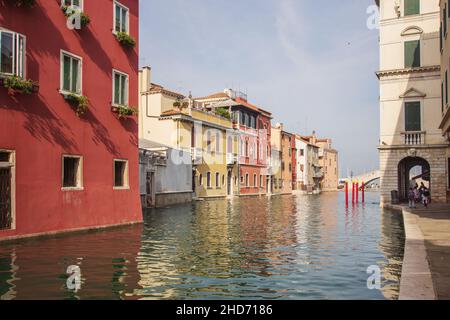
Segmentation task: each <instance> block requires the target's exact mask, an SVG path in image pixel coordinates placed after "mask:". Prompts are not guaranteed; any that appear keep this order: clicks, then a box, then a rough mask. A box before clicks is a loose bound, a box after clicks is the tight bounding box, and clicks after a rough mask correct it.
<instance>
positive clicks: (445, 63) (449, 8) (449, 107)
mask: <svg viewBox="0 0 450 320" xmlns="http://www.w3.org/2000/svg"><path fill="white" fill-rule="evenodd" d="M440 8H441V32H440V35H441V94H442V103H441V111H442V121H441V125H440V126H439V128H440V129H441V130H442V134H443V136H444V138H445V139H447V141H448V142H450V101H449V99H450V97H449V94H450V92H449V90H450V89H449V72H450V65H449V64H450V35H449V27H450V25H449V23H450V2H449V0H441V1H440ZM446 161H447V200H449V199H450V148H447V159H446Z"/></svg>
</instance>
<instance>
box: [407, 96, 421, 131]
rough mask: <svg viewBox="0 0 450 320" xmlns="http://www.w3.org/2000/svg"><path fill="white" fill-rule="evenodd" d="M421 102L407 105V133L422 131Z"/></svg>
mask: <svg viewBox="0 0 450 320" xmlns="http://www.w3.org/2000/svg"><path fill="white" fill-rule="evenodd" d="M420 113H421V111H420V102H418V101H415V102H406V103H405V131H408V132H410V131H421V130H422V124H421V114H420Z"/></svg>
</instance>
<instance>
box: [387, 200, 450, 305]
mask: <svg viewBox="0 0 450 320" xmlns="http://www.w3.org/2000/svg"><path fill="white" fill-rule="evenodd" d="M390 207H392V208H393V209H402V210H403V216H404V220H405V231H406V245H405V259H404V262H403V270H402V280H401V286H400V299H403V300H408V299H440V300H450V205H438V204H432V205H431V206H430V207H429V208H428V209H425V208H423V206H420V207H418V208H417V209H409V208H408V207H407V206H406V207H400V206H390Z"/></svg>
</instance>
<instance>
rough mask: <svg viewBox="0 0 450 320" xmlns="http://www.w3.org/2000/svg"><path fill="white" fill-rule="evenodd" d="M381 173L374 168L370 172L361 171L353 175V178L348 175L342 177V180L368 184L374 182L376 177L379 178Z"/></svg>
mask: <svg viewBox="0 0 450 320" xmlns="http://www.w3.org/2000/svg"><path fill="white" fill-rule="evenodd" d="M380 177H381V174H380V170H375V171H371V172H366V173H363V174H361V175H359V176H355V177H353V178H351V177H349V178H346V179H343V181H346V182H348V183H352V182H358V183H360V184H361V183H363V182H364V184H366V185H368V184H370V183H372V182H374V181H375V180H377V179H380Z"/></svg>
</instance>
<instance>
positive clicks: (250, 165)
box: [240, 106, 272, 195]
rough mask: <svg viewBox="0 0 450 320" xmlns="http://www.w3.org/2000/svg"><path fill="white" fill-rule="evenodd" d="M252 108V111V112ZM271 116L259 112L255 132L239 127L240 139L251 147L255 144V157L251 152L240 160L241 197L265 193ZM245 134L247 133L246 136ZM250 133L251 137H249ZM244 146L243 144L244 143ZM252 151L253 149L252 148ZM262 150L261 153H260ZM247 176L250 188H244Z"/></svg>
mask: <svg viewBox="0 0 450 320" xmlns="http://www.w3.org/2000/svg"><path fill="white" fill-rule="evenodd" d="M254 108H255V107H254V106H252V109H253V110H254ZM271 128H272V126H271V116H270V114H268V113H266V112H261V113H259V114H258V116H257V118H256V130H255V129H249V128H246V127H245V126H240V131H241V139H242V140H243V141H246V140H247V141H249V143H250V145H251V146H254V145H255V144H256V152H255V153H256V157H253V152H250V154H251V156H250V158H246V157H243V156H242V154H241V159H240V175H241V177H244V180H243V183H242V184H241V190H240V193H241V194H242V195H255V194H266V193H267V179H266V176H267V173H268V170H267V168H268V165H269V160H270V158H269V157H270V154H271V152H270V141H271V138H270V134H271ZM246 133H249V134H248V135H247V134H246ZM250 133H251V135H250ZM244 146H245V143H244ZM267 148H269V150H268V152H267ZM252 149H253V148H252ZM261 149H262V152H261ZM247 174H248V175H249V179H250V187H247V186H246V181H245V177H246V175H247ZM255 174H256V177H257V183H256V186H255V183H254V175H255ZM261 176H262V183H261V180H260V179H261Z"/></svg>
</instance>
